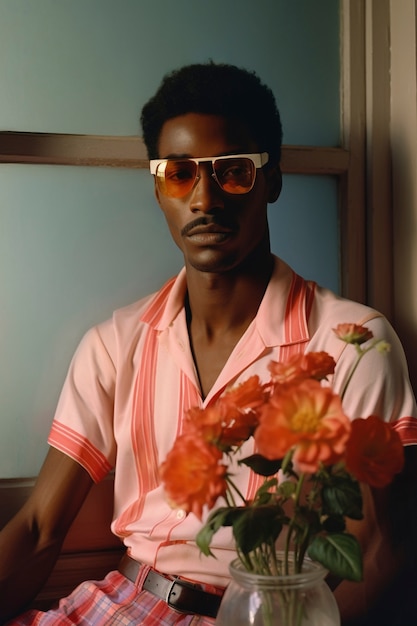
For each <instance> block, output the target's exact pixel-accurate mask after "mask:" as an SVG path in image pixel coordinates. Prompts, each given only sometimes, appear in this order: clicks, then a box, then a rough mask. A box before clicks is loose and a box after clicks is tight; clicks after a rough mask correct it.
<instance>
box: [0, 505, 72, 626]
mask: <svg viewBox="0 0 417 626" xmlns="http://www.w3.org/2000/svg"><path fill="white" fill-rule="evenodd" d="M60 547H61V542H59V541H50V542H48V543H46V542H43V543H42V542H41V541H40V538H39V537H38V536H37V533H36V531H32V530H31V529H30V528H28V527H27V526H26V525H25V523H24V521H23V520H21V519H20V518H19V516H17V517H16V518H14V519H13V520H12V521H11V522H9V524H8V525H7V526H6V527H5V528H4V529H3V530H2V531H1V532H0V624H1V623H3V622H4V621H5V620H6V619H8V618H10V617H12V616H14V615H16V614H18V613H19V612H21V611H23V610H24V608H25V607H26V606H27V605H28V604H29V603H30V602H31V601H32V600H33V599H34V598H35V597H36V595H37V593H38V592H39V591H40V589H41V588H42V587H43V585H44V584H45V582H46V580H47V578H48V576H49V574H50V572H51V570H52V568H53V566H54V564H55V561H56V559H57V557H58V554H59V550H60Z"/></svg>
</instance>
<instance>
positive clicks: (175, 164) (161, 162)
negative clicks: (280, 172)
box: [150, 152, 269, 198]
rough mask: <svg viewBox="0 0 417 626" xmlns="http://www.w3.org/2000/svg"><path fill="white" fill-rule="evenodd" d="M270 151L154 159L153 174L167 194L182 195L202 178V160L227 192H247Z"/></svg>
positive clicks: (152, 161) (174, 196) (176, 196)
mask: <svg viewBox="0 0 417 626" xmlns="http://www.w3.org/2000/svg"><path fill="white" fill-rule="evenodd" d="M268 160H269V154H268V153H267V152H262V153H258V154H234V155H232V156H219V157H204V158H202V159H153V160H151V161H150V171H151V174H153V175H154V176H155V181H156V186H157V188H158V189H159V191H160V192H161V193H163V195H164V196H168V197H169V198H183V197H184V196H186V195H187V194H188V193H190V191H191V190H192V189H193V188H194V186H195V185H196V184H197V182H198V181H199V179H200V176H199V165H200V163H211V167H212V169H213V173H212V177H213V178H214V180H215V181H216V183H217V184H218V185H219V187H220V188H221V189H222V190H223V191H225V192H226V193H231V194H243V193H248V192H249V191H250V190H251V189H252V187H253V185H254V184H255V178H256V170H257V169H259V168H261V167H263V166H264V165H265V164H266V163H268Z"/></svg>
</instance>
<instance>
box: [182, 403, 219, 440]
mask: <svg viewBox="0 0 417 626" xmlns="http://www.w3.org/2000/svg"><path fill="white" fill-rule="evenodd" d="M222 420H223V418H222V415H221V412H220V410H219V407H218V406H217V405H216V404H213V405H211V406H208V407H206V408H204V409H203V408H201V407H198V406H194V407H192V408H191V409H189V410H188V411H187V413H186V414H185V423H184V429H185V432H187V433H191V432H194V433H195V435H196V436H197V437H202V438H203V439H204V440H205V441H206V442H207V443H213V444H215V443H217V441H218V440H219V438H220V436H221V433H222Z"/></svg>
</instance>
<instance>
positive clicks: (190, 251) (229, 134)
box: [155, 113, 280, 272]
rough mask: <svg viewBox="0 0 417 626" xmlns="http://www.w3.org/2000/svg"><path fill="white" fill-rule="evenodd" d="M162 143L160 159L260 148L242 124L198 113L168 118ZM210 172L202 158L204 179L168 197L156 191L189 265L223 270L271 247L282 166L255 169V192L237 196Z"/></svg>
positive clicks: (175, 238) (214, 154) (161, 139)
mask: <svg viewBox="0 0 417 626" xmlns="http://www.w3.org/2000/svg"><path fill="white" fill-rule="evenodd" d="M158 147H159V158H161V159H166V158H170V159H172V158H185V157H188V158H203V157H215V156H224V155H233V154H250V153H258V152H260V149H259V146H258V145H257V144H256V143H255V141H254V140H253V139H252V138H251V137H250V135H249V132H248V131H247V129H246V128H245V127H243V126H242V125H241V124H240V123H237V122H231V121H230V120H227V119H225V118H223V117H220V116H216V115H206V114H199V113H187V114H186V115H181V116H178V117H175V118H173V119H171V120H168V121H167V122H165V124H164V126H163V127H162V131H161V134H160V138H159V144H158ZM212 173H213V169H212V165H211V163H201V164H200V165H199V177H200V178H199V180H198V182H197V183H196V184H195V186H194V187H193V189H192V190H191V191H190V192H189V193H187V194H186V195H185V196H184V197H181V198H172V197H167V196H165V195H163V193H162V192H161V191H160V190H159V189H158V187H157V186H156V187H155V193H156V197H157V200H158V202H159V205H160V206H161V209H162V211H163V212H164V214H165V218H166V220H167V223H168V226H169V229H170V232H171V234H172V237H173V239H174V241H175V243H176V244H177V246H178V247H179V248H180V249H181V250H182V252H183V254H184V259H185V264H186V266H188V267H190V266H191V267H193V268H195V269H197V270H199V271H203V272H225V271H227V270H231V269H233V268H235V267H237V266H238V265H239V264H240V263H242V262H243V261H244V260H245V259H246V258H247V257H248V256H249V255H250V254H251V253H252V252H253V251H254V250H255V248H257V247H259V246H267V247H268V249H269V239H268V225H267V204H268V202H273V201H275V200H276V198H277V197H278V195H279V190H280V174H279V169H278V168H275V170H273V171H272V172H271V171H270V172H269V173H268V174H267V173H266V172H265V169H257V170H256V178H255V183H254V186H253V188H252V189H251V191H249V192H248V193H245V194H236V195H235V194H231V193H227V192H225V191H223V190H222V189H221V187H220V186H219V185H218V183H217V182H216V181H215V180H214V179H213V177H212Z"/></svg>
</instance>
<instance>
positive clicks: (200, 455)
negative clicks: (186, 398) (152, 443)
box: [160, 433, 227, 519]
mask: <svg viewBox="0 0 417 626" xmlns="http://www.w3.org/2000/svg"><path fill="white" fill-rule="evenodd" d="M222 456H223V455H222V453H221V452H220V450H218V448H216V447H215V446H213V445H210V444H208V443H206V442H205V441H204V440H203V439H201V438H199V437H196V436H195V434H194V433H189V434H185V435H182V436H180V437H178V438H177V439H176V441H175V444H174V446H173V448H172V449H171V451H170V452H169V453H168V455H167V457H166V460H165V461H164V463H162V465H161V466H160V476H161V480H162V482H163V483H164V484H165V491H166V494H167V498H168V501H169V502H170V503H171V505H172V506H174V507H175V508H181V509H184V510H185V511H187V512H192V513H194V514H195V515H196V516H197V517H198V518H199V519H201V518H202V516H203V507H204V505H207V506H208V507H209V508H210V509H211V508H212V507H213V506H214V504H215V502H216V500H217V498H219V497H220V496H224V495H225V493H226V487H227V484H226V480H225V476H226V471H227V468H226V466H224V465H222V464H220V460H221V459H222Z"/></svg>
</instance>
